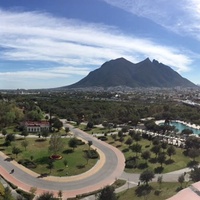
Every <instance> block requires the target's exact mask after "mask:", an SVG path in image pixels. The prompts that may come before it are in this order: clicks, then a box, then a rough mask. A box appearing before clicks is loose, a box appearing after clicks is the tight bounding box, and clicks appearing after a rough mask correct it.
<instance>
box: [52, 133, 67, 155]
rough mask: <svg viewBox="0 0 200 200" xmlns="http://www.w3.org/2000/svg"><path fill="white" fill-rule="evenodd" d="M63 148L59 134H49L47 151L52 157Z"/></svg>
mask: <svg viewBox="0 0 200 200" xmlns="http://www.w3.org/2000/svg"><path fill="white" fill-rule="evenodd" d="M63 148H64V144H63V141H62V138H61V135H60V134H59V133H53V134H51V137H50V141H49V151H50V152H51V153H53V155H57V154H58V153H59V152H60V151H62V150H63Z"/></svg>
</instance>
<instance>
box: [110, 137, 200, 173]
mask: <svg viewBox="0 0 200 200" xmlns="http://www.w3.org/2000/svg"><path fill="white" fill-rule="evenodd" d="M128 137H130V136H125V137H124V142H122V143H121V142H120V141H114V140H113V138H112V137H110V136H108V137H107V138H108V140H107V142H108V143H109V144H111V145H113V146H115V147H117V148H118V149H120V150H121V151H122V152H123V153H124V156H125V158H129V157H134V156H136V153H134V152H132V150H130V149H129V146H128V145H126V144H125V141H126V140H127V138H128ZM133 143H135V142H133ZM138 144H140V145H142V152H143V151H146V150H150V149H151V148H152V146H153V144H151V142H150V141H149V140H146V139H142V140H141V141H139V142H138ZM175 148H176V147H175ZM165 151H166V150H165ZM183 151H184V149H181V148H176V155H173V156H172V157H171V158H172V161H173V162H172V163H170V162H169V161H170V157H169V156H167V155H166V158H167V161H168V162H165V163H164V164H163V169H162V170H160V166H161V165H160V164H159V163H158V162H155V154H154V153H153V152H151V159H149V160H148V161H147V164H146V161H145V160H144V159H143V158H141V154H140V153H138V155H137V156H138V160H137V165H138V166H139V167H137V168H132V169H128V168H126V169H125V171H126V172H130V173H141V172H142V171H143V170H144V169H146V168H148V169H150V170H153V171H154V172H155V173H160V172H162V173H167V172H171V171H175V170H179V169H182V168H185V167H187V163H188V162H189V161H190V160H191V159H190V158H189V157H187V156H185V155H184V154H183ZM196 160H198V161H199V160H200V158H199V157H198V158H197V159H196Z"/></svg>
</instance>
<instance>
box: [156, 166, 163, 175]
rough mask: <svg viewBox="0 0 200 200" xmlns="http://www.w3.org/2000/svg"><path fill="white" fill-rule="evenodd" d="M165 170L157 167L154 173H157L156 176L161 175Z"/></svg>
mask: <svg viewBox="0 0 200 200" xmlns="http://www.w3.org/2000/svg"><path fill="white" fill-rule="evenodd" d="M163 170H164V167H161V166H160V167H156V168H155V169H154V172H155V173H156V174H161V173H162V172H163Z"/></svg>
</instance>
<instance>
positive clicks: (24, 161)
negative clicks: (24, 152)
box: [18, 159, 37, 169]
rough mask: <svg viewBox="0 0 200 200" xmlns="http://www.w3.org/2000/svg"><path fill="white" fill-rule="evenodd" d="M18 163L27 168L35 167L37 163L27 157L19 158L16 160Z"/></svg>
mask: <svg viewBox="0 0 200 200" xmlns="http://www.w3.org/2000/svg"><path fill="white" fill-rule="evenodd" d="M18 163H19V164H21V165H23V166H25V167H27V168H29V169H33V168H36V167H37V165H36V164H35V163H34V162H32V161H30V160H28V159H21V160H19V161H18Z"/></svg>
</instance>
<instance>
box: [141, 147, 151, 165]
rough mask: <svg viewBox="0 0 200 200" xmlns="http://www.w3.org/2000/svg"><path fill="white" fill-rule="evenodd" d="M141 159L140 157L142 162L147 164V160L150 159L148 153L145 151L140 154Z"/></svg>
mask: <svg viewBox="0 0 200 200" xmlns="http://www.w3.org/2000/svg"><path fill="white" fill-rule="evenodd" d="M141 157H142V158H143V159H144V160H146V163H147V160H148V159H149V158H150V157H151V153H150V151H148V150H146V151H144V152H142V154H141Z"/></svg>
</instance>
